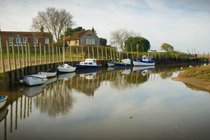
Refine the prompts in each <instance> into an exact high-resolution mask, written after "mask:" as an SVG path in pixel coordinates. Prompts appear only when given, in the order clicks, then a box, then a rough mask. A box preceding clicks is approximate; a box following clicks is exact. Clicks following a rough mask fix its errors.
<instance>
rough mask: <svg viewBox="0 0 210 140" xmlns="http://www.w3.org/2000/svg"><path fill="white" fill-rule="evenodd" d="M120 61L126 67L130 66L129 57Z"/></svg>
mask: <svg viewBox="0 0 210 140" xmlns="http://www.w3.org/2000/svg"><path fill="white" fill-rule="evenodd" d="M121 61H122V62H123V63H124V64H125V66H126V67H130V66H132V64H131V60H130V59H129V58H125V59H122V60H121Z"/></svg>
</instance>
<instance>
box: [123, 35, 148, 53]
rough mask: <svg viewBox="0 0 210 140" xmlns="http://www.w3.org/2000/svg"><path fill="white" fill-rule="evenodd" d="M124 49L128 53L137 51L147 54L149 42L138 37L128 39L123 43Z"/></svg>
mask: <svg viewBox="0 0 210 140" xmlns="http://www.w3.org/2000/svg"><path fill="white" fill-rule="evenodd" d="M125 49H126V51H128V52H131V51H133V52H134V51H137V50H138V51H139V52H147V51H148V50H149V49H150V42H149V41H148V40H147V39H146V38H144V37H140V36H136V37H129V38H128V39H127V40H126V41H125Z"/></svg>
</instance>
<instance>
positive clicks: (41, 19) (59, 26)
mask: <svg viewBox="0 0 210 140" xmlns="http://www.w3.org/2000/svg"><path fill="white" fill-rule="evenodd" d="M72 18H73V16H72V15H71V14H70V12H67V11H66V10H65V9H59V10H58V9H55V8H54V7H52V8H47V9H46V11H40V12H38V15H37V16H36V17H35V18H33V22H32V28H33V29H35V30H40V29H43V30H44V31H47V32H50V33H51V34H52V35H53V39H54V41H55V42H57V41H58V40H59V39H60V38H61V35H62V33H63V32H64V30H65V29H66V28H71V26H72V25H73V21H72Z"/></svg>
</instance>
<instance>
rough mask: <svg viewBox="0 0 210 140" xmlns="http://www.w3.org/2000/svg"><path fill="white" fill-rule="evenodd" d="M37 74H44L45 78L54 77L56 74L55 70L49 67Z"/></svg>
mask: <svg viewBox="0 0 210 140" xmlns="http://www.w3.org/2000/svg"><path fill="white" fill-rule="evenodd" d="M38 74H41V75H46V76H47V78H52V77H55V76H56V75H57V71H56V70H53V69H50V70H47V71H41V72H39V73H38Z"/></svg>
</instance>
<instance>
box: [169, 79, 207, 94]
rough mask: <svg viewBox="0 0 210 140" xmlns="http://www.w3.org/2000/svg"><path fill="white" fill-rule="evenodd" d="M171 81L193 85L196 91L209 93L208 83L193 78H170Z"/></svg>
mask: <svg viewBox="0 0 210 140" xmlns="http://www.w3.org/2000/svg"><path fill="white" fill-rule="evenodd" d="M172 79H173V80H176V81H180V82H183V83H186V84H190V85H193V86H195V87H197V88H196V89H198V90H204V91H209V92H210V82H209V81H205V80H202V79H198V78H194V77H180V76H178V77H172Z"/></svg>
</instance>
